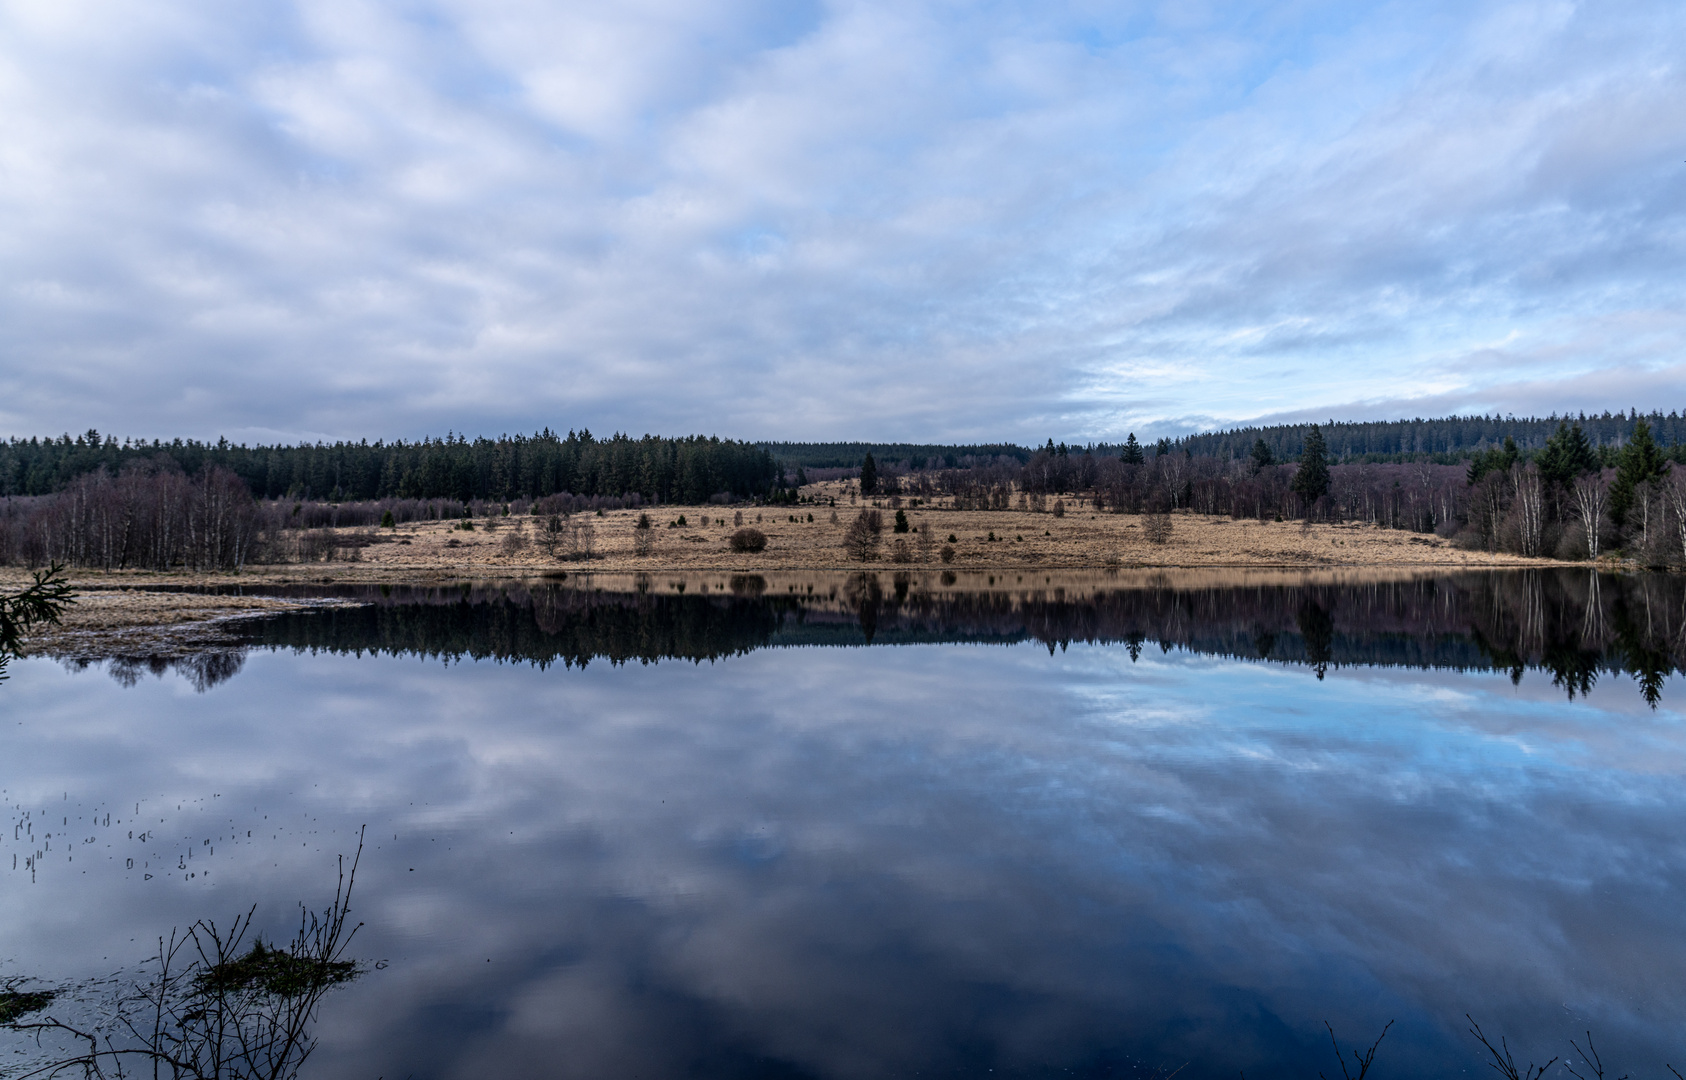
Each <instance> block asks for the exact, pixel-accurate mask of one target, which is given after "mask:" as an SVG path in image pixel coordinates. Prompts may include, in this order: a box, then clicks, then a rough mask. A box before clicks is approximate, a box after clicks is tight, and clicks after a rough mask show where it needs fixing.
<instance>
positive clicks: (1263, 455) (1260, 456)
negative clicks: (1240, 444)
mask: <svg viewBox="0 0 1686 1080" xmlns="http://www.w3.org/2000/svg"><path fill="white" fill-rule="evenodd" d="M1250 456H1251V457H1252V459H1253V472H1255V473H1257V472H1259V471H1260V470H1261V469H1268V468H1270V467H1271V466H1272V465H1275V464H1276V457H1275V455H1273V454H1272V453H1271V452H1270V447H1269V446H1268V445H1266V444H1265V441H1264V440H1263V439H1259V440H1258V441H1256V442H1254V443H1253V452H1252V454H1251V455H1250Z"/></svg>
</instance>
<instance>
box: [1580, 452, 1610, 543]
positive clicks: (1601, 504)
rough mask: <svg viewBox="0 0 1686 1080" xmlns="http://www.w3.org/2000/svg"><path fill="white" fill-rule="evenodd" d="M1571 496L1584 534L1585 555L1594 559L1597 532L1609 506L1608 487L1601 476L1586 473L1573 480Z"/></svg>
mask: <svg viewBox="0 0 1686 1080" xmlns="http://www.w3.org/2000/svg"><path fill="white" fill-rule="evenodd" d="M1573 495H1574V499H1575V514H1576V516H1577V517H1579V518H1580V519H1581V528H1582V529H1583V530H1585V532H1586V547H1587V553H1588V554H1589V555H1591V556H1592V558H1594V559H1596V558H1598V531H1599V527H1600V525H1601V524H1602V522H1603V520H1604V509H1605V507H1606V506H1607V505H1609V501H1610V487H1609V485H1608V484H1606V483H1605V482H1604V477H1603V476H1601V475H1599V474H1598V473H1587V474H1586V475H1585V476H1579V477H1576V478H1575V488H1574V492H1573Z"/></svg>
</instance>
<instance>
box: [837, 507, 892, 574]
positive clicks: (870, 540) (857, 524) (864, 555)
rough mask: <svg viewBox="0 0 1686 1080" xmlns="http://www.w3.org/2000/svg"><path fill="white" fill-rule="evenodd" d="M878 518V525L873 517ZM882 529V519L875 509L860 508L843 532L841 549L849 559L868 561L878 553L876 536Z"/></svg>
mask: <svg viewBox="0 0 1686 1080" xmlns="http://www.w3.org/2000/svg"><path fill="white" fill-rule="evenodd" d="M874 518H878V519H879V520H878V523H877V524H878V527H877V528H874V527H873V524H874V522H873V519H874ZM882 531H883V519H882V517H881V516H880V515H879V513H878V511H876V510H862V511H861V512H860V513H859V514H857V515H856V516H855V520H853V521H851V522H850V523H849V527H848V528H847V529H845V530H844V532H843V550H844V551H846V552H848V554H849V557H850V558H851V559H858V560H860V561H861V562H868V561H870V560H872V559H874V558H876V557H877V555H878V537H879V534H880V533H881V532H882Z"/></svg>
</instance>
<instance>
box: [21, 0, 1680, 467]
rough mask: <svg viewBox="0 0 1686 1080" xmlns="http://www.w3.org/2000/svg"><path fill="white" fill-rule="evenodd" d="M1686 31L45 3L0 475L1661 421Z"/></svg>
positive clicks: (28, 9) (31, 52)
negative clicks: (1603, 413) (156, 461)
mask: <svg viewBox="0 0 1686 1080" xmlns="http://www.w3.org/2000/svg"><path fill="white" fill-rule="evenodd" d="M1185 14H1186V13H1185ZM1682 23H1683V16H1682V15H1681V14H1680V13H1678V12H1676V11H1675V10H1673V9H1672V8H1669V7H1667V6H1665V5H1661V4H1629V5H1610V6H1601V7H1598V8H1596V9H1590V8H1582V7H1575V6H1571V5H1551V6H1540V5H1508V4H1486V5H1478V6H1475V7H1469V6H1467V5H1446V6H1444V7H1441V8H1432V7H1431V8H1422V7H1418V8H1413V9H1412V10H1410V11H1401V10H1399V9H1396V8H1393V7H1389V6H1386V5H1376V6H1368V7H1358V8H1355V7H1352V6H1347V5H1341V6H1335V5H1329V6H1317V5H1309V6H1301V7H1296V8H1293V9H1291V10H1287V9H1281V8H1279V7H1277V6H1263V5H1261V6H1258V7H1247V6H1244V5H1237V6H1232V7H1229V8H1226V9H1224V10H1223V11H1221V12H1209V13H1207V14H1206V15H1205V16H1203V17H1194V18H1181V19H1178V20H1172V19H1170V18H1169V17H1167V16H1163V15H1161V14H1158V13H1155V12H1154V11H1152V10H1151V9H1148V8H1145V7H1144V8H1140V9H1138V8H1133V7H1121V8H1117V9H1109V10H1108V11H1107V12H1106V13H1100V14H1097V13H1096V12H1095V11H1093V10H1091V9H1090V8H1088V7H1087V6H1086V5H1070V6H1060V5H1025V4H1020V5H1014V4H1007V5H995V6H991V7H987V8H978V9H974V8H956V7H953V6H951V5H947V4H943V3H936V2H932V3H924V4H920V3H914V4H894V5H891V4H883V3H869V2H854V3H842V2H839V3H832V4H816V5H812V6H803V5H784V4H779V5H774V4H770V3H765V2H759V0H717V2H708V3H693V4H683V5H680V4H671V3H665V2H662V0H645V2H642V3H635V4H624V5H615V6H614V7H612V8H603V7H602V6H601V5H584V4H570V3H539V2H535V0H496V2H486V3H475V4H468V3H456V2H449V0H424V2H415V3H408V4H396V3H391V4H379V3H370V2H337V3H331V4H330V3H319V2H304V0H299V2H291V3H282V2H274V3H268V4H262V5H254V6H250V7H248V8H246V9H243V11H242V12H241V13H240V14H238V15H231V14H230V13H229V12H228V11H227V10H225V9H214V8H212V7H211V6H209V5H202V4H196V3H192V2H189V0H175V2H170V3H164V4H160V5H155V6H149V7H148V8H146V9H137V8H134V7H132V6H123V5H116V4H110V3H104V2H100V0H85V2H83V3H80V4H66V3H60V4H53V5H32V4H19V5H13V6H12V7H10V8H8V9H7V11H6V13H4V14H3V15H0V214H4V216H5V220H6V221H7V222H8V228H7V230H6V231H5V234H4V235H3V236H0V282H4V284H3V285H0V430H6V431H10V432H15V433H36V432H42V433H45V432H52V431H58V430H80V429H81V428H84V427H86V426H89V425H90V424H92V425H95V426H98V427H100V428H101V429H103V430H109V431H114V432H121V433H125V434H129V433H132V434H136V435H174V434H180V433H186V434H194V435H200V436H213V437H214V436H215V435H217V434H221V433H225V432H238V431H250V432H257V431H269V432H292V433H299V434H301V435H302V434H306V433H308V434H311V435H317V434H327V435H331V436H346V437H361V436H365V435H366V436H370V437H374V436H387V437H391V436H416V435H420V434H422V433H426V432H435V433H437V432H441V431H443V430H444V429H445V428H447V427H451V428H455V429H457V430H469V431H481V432H487V433H494V432H497V431H506V430H507V431H513V430H522V429H531V428H536V427H539V426H543V425H545V424H549V425H551V426H553V427H559V428H566V427H571V426H578V425H581V424H589V425H590V426H591V427H592V428H593V429H596V430H608V429H614V428H622V429H626V430H630V431H633V432H642V431H646V430H648V431H664V432H686V431H715V432H721V433H727V434H738V435H743V436H752V437H787V438H808V437H844V436H851V437H867V438H891V437H909V438H913V437H918V438H1000V437H1006V438H1021V439H1031V438H1034V439H1037V440H1038V441H1040V438H1042V437H1046V436H1047V435H1050V434H1052V435H1056V436H1062V437H1064V436H1071V437H1099V438H1104V437H1115V436H1119V435H1121V434H1122V432H1123V431H1124V430H1125V429H1126V428H1134V429H1140V430H1152V429H1173V428H1177V427H1179V426H1180V425H1181V424H1183V423H1186V422H1188V420H1189V418H1196V417H1197V418H1200V422H1202V423H1205V422H1210V423H1214V424H1216V423H1225V422H1230V421H1234V420H1239V419H1245V418H1252V417H1257V416H1261V415H1272V414H1277V413H1288V412H1293V411H1295V410H1304V409H1310V410H1312V411H1313V412H1319V411H1322V412H1327V411H1329V410H1334V409H1343V408H1348V407H1354V406H1355V405H1359V404H1362V403H1365V402H1378V403H1385V402H1403V401H1409V400H1422V401H1425V402H1432V401H1442V400H1444V401H1446V402H1455V401H1456V402H1472V403H1473V402H1483V401H1492V402H1494V404H1493V406H1492V407H1494V408H1501V407H1502V408H1513V409H1516V410H1517V411H1524V409H1526V408H1531V406H1526V405H1524V404H1523V403H1522V402H1521V401H1519V400H1512V399H1510V398H1506V397H1505V395H1506V394H1514V393H1524V392H1525V393H1528V394H1533V395H1534V397H1533V398H1531V399H1529V400H1542V401H1543V400H1548V399H1549V400H1557V399H1567V398H1571V397H1574V396H1575V395H1578V394H1584V393H1588V392H1591V393H1593V394H1594V396H1595V397H1598V396H1599V395H1602V397H1600V399H1599V400H1596V401H1591V402H1588V403H1587V404H1586V405H1585V406H1582V405H1581V404H1580V400H1581V399H1579V398H1577V399H1576V400H1575V401H1566V403H1565V404H1564V405H1562V406H1561V407H1563V408H1569V407H1588V408H1591V407H1620V406H1622V405H1625V404H1631V403H1632V402H1629V401H1612V400H1608V399H1609V397H1610V395H1611V394H1613V393H1614V392H1615V390H1616V388H1618V387H1624V386H1632V387H1634V388H1635V392H1638V391H1639V390H1644V391H1645V392H1647V393H1652V394H1661V395H1663V396H1665V397H1666V396H1667V395H1668V392H1669V391H1675V392H1678V390H1679V389H1680V387H1681V384H1680V382H1679V379H1678V377H1677V375H1678V368H1677V367H1676V366H1675V365H1676V358H1677V357H1678V355H1679V354H1678V344H1679V332H1678V325H1677V324H1675V323H1674V322H1672V321H1671V319H1672V316H1670V315H1669V314H1667V313H1669V312H1671V311H1672V309H1673V308H1674V307H1677V303H1676V301H1677V298H1678V295H1679V292H1680V287H1681V284H1682V280H1681V279H1682V271H1681V270H1680V267H1681V266H1682V261H1681V259H1680V254H1681V248H1682V233H1683V229H1682V222H1683V208H1686V172H1683V171H1682V170H1683V169H1686V164H1683V161H1686V120H1683V119H1682V118H1681V116H1680V113H1679V110H1678V109H1677V108H1675V107H1674V103H1676V102H1678V101H1679V100H1680V98H1681V95H1682V91H1683V90H1686V86H1683V85H1682V83H1683V77H1682V72H1681V68H1680V64H1679V62H1678V60H1677V57H1678V56H1679V55H1680V54H1681V46H1682V45H1683V44H1686V41H1683V38H1686V33H1683V30H1686V27H1683V25H1682ZM1494 342H1499V343H1501V344H1500V345H1499V346H1496V347H1495V346H1493V345H1492V343H1494ZM1601 372H1614V373H1617V375H1618V376H1620V377H1618V378H1616V379H1613V380H1612V379H1607V378H1604V377H1603V376H1602V375H1600V374H1598V373H1601ZM1501 398H1503V399H1504V400H1502V401H1501V400H1500V399H1501ZM1606 402H1607V405H1606ZM1179 418H1181V419H1179Z"/></svg>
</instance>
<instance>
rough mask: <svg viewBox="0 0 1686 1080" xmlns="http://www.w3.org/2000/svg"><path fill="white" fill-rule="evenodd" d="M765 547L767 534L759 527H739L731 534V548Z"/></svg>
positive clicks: (764, 548)
mask: <svg viewBox="0 0 1686 1080" xmlns="http://www.w3.org/2000/svg"><path fill="white" fill-rule="evenodd" d="M766 548H767V534H766V533H764V532H762V531H761V530H760V529H739V530H738V531H737V532H735V533H733V534H732V550H733V551H738V552H745V551H765V550H766Z"/></svg>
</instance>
